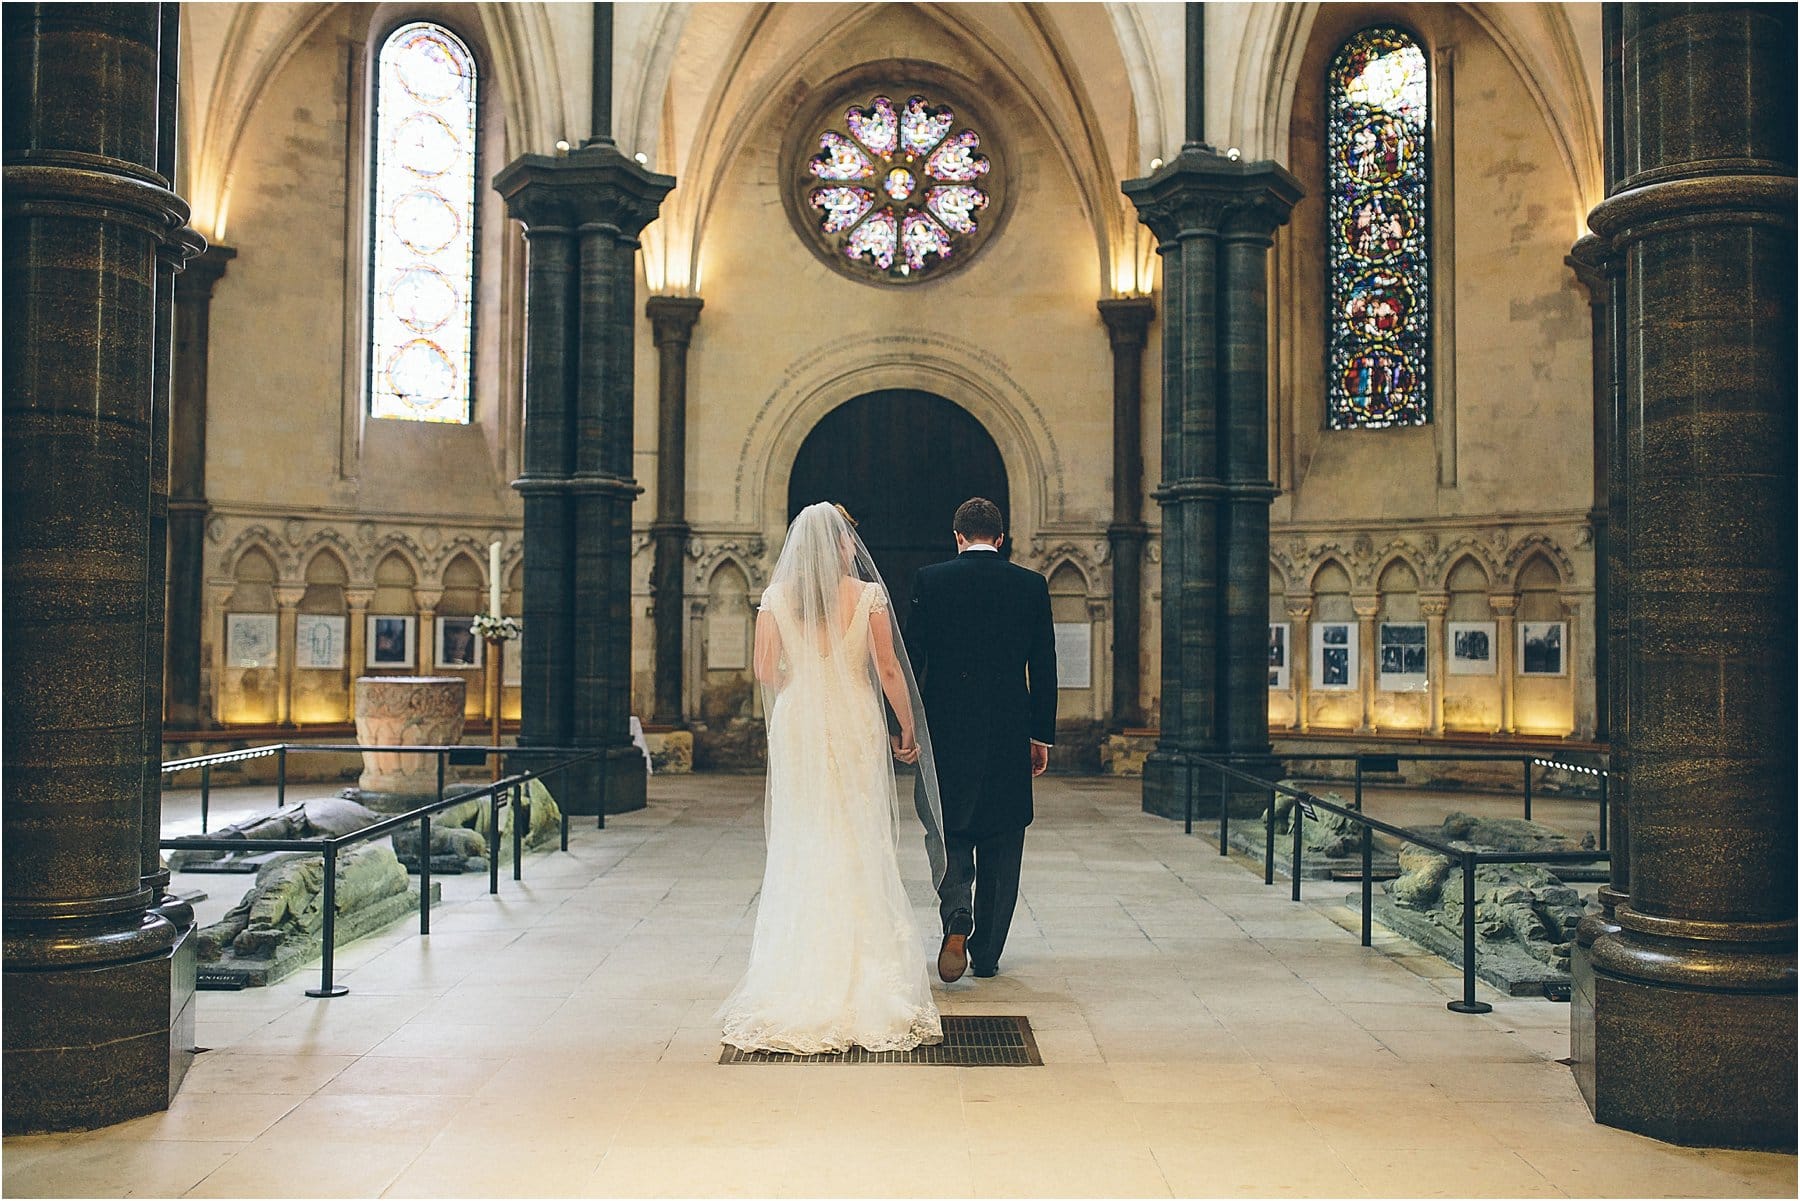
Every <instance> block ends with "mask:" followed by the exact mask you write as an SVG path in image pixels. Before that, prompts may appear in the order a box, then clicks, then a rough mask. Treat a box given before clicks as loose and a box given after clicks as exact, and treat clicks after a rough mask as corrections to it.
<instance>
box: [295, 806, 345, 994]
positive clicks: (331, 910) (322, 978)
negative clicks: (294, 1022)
mask: <svg viewBox="0 0 1800 1201" xmlns="http://www.w3.org/2000/svg"><path fill="white" fill-rule="evenodd" d="M324 904H325V942H324V945H323V946H321V947H320V948H319V987H317V988H309V989H307V990H306V995H307V996H309V997H320V998H324V997H341V996H343V995H344V994H345V993H347V992H349V991H350V990H349V989H348V988H345V987H344V986H343V985H342V984H334V983H332V980H331V962H332V957H333V953H334V952H335V951H336V950H337V840H336V839H333V838H327V839H326V840H325V895H324Z"/></svg>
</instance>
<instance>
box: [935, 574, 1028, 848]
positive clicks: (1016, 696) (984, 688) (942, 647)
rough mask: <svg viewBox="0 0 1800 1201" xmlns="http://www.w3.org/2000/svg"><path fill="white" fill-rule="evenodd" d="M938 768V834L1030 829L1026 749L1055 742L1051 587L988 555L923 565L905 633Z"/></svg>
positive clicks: (980, 834) (972, 834)
mask: <svg viewBox="0 0 1800 1201" xmlns="http://www.w3.org/2000/svg"><path fill="white" fill-rule="evenodd" d="M905 638H906V650H907V654H908V655H909V656H910V657H911V659H912V665H913V671H914V673H915V674H916V675H917V676H918V679H919V694H920V696H921V698H922V699H923V700H924V702H925V721H926V724H927V726H928V727H929V729H930V732H931V749H932V755H933V757H934V758H935V759H936V761H937V777H938V789H939V792H940V793H941V794H942V797H943V804H944V826H945V829H946V832H947V833H949V834H951V835H960V836H962V837H964V838H983V837H986V836H988V835H991V834H998V833H1002V832H1005V831H1009V830H1022V829H1024V828H1025V827H1026V826H1028V825H1030V824H1031V817H1032V812H1031V743H1032V741H1033V740H1036V741H1038V742H1042V743H1045V744H1046V745H1048V744H1050V743H1053V742H1055V741H1056V638H1055V633H1054V630H1053V629H1052V627H1051V623H1050V587H1049V585H1048V584H1047V583H1045V581H1044V577H1043V576H1041V575H1039V574H1038V573H1037V572H1035V571H1031V570H1029V569H1027V568H1024V567H1020V566H1017V565H1016V564H1013V563H1009V562H1007V561H1006V560H1005V559H1003V558H1001V557H1000V555H999V554H998V553H996V552H994V551H986V550H968V551H964V552H963V553H962V554H960V555H958V556H957V557H956V558H954V559H951V560H950V561H949V562H947V563H934V564H932V565H931V566H929V567H922V568H920V569H919V571H918V574H917V575H916V576H914V579H913V593H912V607H911V610H910V612H909V613H908V615H907V624H906V631H905Z"/></svg>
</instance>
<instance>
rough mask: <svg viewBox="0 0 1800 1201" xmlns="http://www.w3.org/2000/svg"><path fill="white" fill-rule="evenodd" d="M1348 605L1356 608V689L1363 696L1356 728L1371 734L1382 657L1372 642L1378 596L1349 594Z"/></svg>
mask: <svg viewBox="0 0 1800 1201" xmlns="http://www.w3.org/2000/svg"><path fill="white" fill-rule="evenodd" d="M1350 607H1351V608H1352V609H1354V610H1355V611H1356V691H1357V692H1358V693H1359V694H1360V695H1361V696H1362V720H1361V721H1360V722H1358V723H1357V727H1356V732H1357V733H1358V734H1373V733H1374V732H1375V684H1376V680H1377V673H1376V667H1377V666H1378V665H1379V663H1380V659H1381V648H1380V647H1379V646H1377V645H1376V644H1375V617H1376V615H1377V614H1379V613H1380V612H1381V598H1380V597H1377V596H1352V597H1351V598H1350Z"/></svg>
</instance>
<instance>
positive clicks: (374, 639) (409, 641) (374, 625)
mask: <svg viewBox="0 0 1800 1201" xmlns="http://www.w3.org/2000/svg"><path fill="white" fill-rule="evenodd" d="M418 625H419V619H418V618H416V617H398V616H393V617H390V616H385V615H380V614H375V613H371V614H369V654H368V660H369V666H370V667H411V666H412V665H413V638H414V636H415V634H416V633H417V631H418Z"/></svg>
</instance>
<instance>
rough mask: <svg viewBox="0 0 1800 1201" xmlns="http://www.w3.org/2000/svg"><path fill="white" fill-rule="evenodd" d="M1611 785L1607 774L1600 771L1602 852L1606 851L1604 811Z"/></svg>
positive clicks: (1607, 803)
mask: <svg viewBox="0 0 1800 1201" xmlns="http://www.w3.org/2000/svg"><path fill="white" fill-rule="evenodd" d="M1611 783H1612V781H1611V780H1610V779H1609V778H1608V777H1607V774H1606V773H1605V772H1604V771H1602V772H1601V773H1600V849H1601V850H1603V851H1604V850H1605V849H1606V827H1607V821H1606V810H1607V807H1608V805H1609V803H1610V802H1609V800H1608V797H1607V792H1608V791H1609V788H1610V785H1611Z"/></svg>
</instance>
